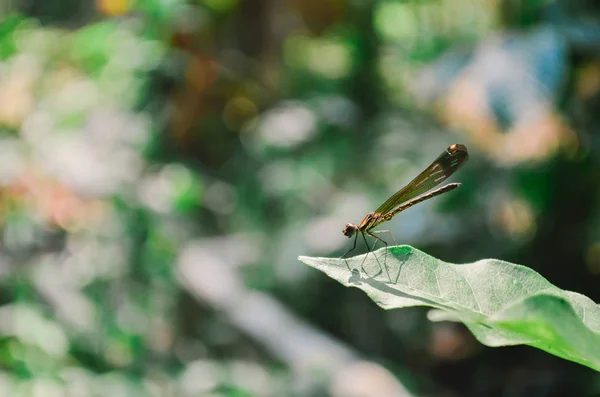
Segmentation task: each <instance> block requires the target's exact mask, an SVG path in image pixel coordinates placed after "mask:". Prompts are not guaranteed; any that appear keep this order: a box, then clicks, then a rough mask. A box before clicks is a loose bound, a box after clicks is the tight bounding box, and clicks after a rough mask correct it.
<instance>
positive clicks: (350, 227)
mask: <svg viewBox="0 0 600 397" xmlns="http://www.w3.org/2000/svg"><path fill="white" fill-rule="evenodd" d="M357 230H358V227H356V225H354V224H352V223H346V227H345V228H344V230H342V233H344V236H348V237H352V236H354V233H356V231H357Z"/></svg>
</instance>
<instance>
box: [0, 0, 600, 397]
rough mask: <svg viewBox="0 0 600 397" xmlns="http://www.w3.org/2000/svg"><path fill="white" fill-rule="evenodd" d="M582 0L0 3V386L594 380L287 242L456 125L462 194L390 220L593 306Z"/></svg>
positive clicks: (404, 168)
mask: <svg viewBox="0 0 600 397" xmlns="http://www.w3.org/2000/svg"><path fill="white" fill-rule="evenodd" d="M599 11H600V10H599V9H598V6H597V5H596V4H595V3H594V2H590V1H584V0H578V1H574V2H573V1H571V2H568V3H567V2H561V1H558V2H545V1H513V0H502V1H484V2H481V1H475V0H460V1H447V0H432V1H425V2H424V1H417V0H415V1H410V0H408V1H392V0H371V1H365V2H352V1H345V0H327V1H322V0H302V1H300V0H298V1H290V2H272V1H266V0H249V1H235V0H210V1H209V0H197V1H183V0H175V1H157V0H152V1H137V2H136V1H129V0H96V1H95V2H76V1H64V2H59V3H52V2H43V1H20V0H12V1H10V2H8V3H4V4H0V18H1V20H0V132H1V133H2V136H1V137H0V183H1V185H2V189H1V190H0V215H1V217H2V234H1V238H2V240H1V247H2V250H1V251H0V274H1V276H2V277H1V278H0V305H1V306H0V336H1V338H0V371H1V372H0V389H1V390H5V391H6V393H5V394H6V395H10V396H45V395H67V396H88V395H89V396H96V395H102V396H104V395H131V396H140V395H148V396H170V395H173V396H192V395H193V396H198V395H211V396H217V395H223V396H240V395H251V396H281V395H324V394H328V395H348V393H345V392H344V391H343V390H344V386H349V385H354V383H352V382H350V381H351V380H352V381H360V380H361V379H364V380H365V381H366V380H367V379H372V378H370V377H369V376H370V375H369V374H372V372H370V371H373V370H375V368H378V369H377V370H380V369H381V366H379V367H377V366H369V365H365V366H358V367H353V368H358V369H356V371H357V372H356V373H352V374H353V376H348V375H347V374H346V376H348V378H343V377H342V378H341V379H347V380H348V382H343V381H341V382H335V381H331V380H330V377H331V371H328V369H331V368H334V367H335V368H338V367H337V366H341V365H342V364H340V363H347V362H351V361H352V360H355V359H356V357H363V358H367V359H370V360H373V361H375V362H377V363H379V364H381V365H383V366H385V367H386V368H387V369H388V370H390V371H391V373H393V375H394V376H393V377H390V378H389V379H388V378H381V377H380V378H377V379H378V382H384V381H383V380H382V379H388V380H389V382H391V383H389V384H395V383H393V382H392V380H390V379H393V380H394V382H397V381H398V380H400V381H401V382H403V383H404V384H406V385H410V388H411V393H414V394H415V395H421V394H427V395H460V396H481V395H486V396H491V395H499V396H500V395H508V394H510V393H512V394H511V395H523V396H537V395H539V396H560V395H565V394H569V395H580V396H585V395H590V396H591V395H595V394H597V393H598V390H599V389H598V386H597V385H598V375H597V374H595V373H594V372H593V371H591V370H588V369H585V368H582V367H580V366H578V365H576V364H572V363H568V362H566V361H563V360H560V359H558V358H555V357H551V356H548V355H546V354H544V353H543V352H538V351H535V350H534V349H527V348H518V347H515V348H507V349H485V350H483V349H479V348H478V347H477V343H476V341H475V340H474V339H473V338H472V337H471V336H470V334H469V333H468V332H467V331H466V330H465V329H463V328H461V327H459V326H456V325H454V324H451V325H448V324H431V323H429V322H427V321H426V317H425V312H424V311H423V310H421V309H406V310H403V311H401V312H399V311H396V312H387V313H382V312H381V311H380V310H379V309H378V308H377V307H376V306H375V305H374V304H372V302H369V301H368V300H367V299H366V298H365V297H364V296H362V295H361V294H360V293H358V292H357V291H351V290H346V289H344V288H342V287H341V286H339V285H337V284H335V283H334V282H332V281H331V280H328V279H326V278H325V277H323V276H321V275H320V274H318V273H317V272H315V271H311V270H310V269H307V268H306V267H305V266H303V265H301V264H299V263H298V262H297V260H296V257H297V256H298V255H300V254H302V255H323V256H333V255H338V254H341V253H342V252H344V251H345V250H346V249H347V244H348V243H349V241H348V240H347V239H345V238H344V236H343V235H342V234H341V230H342V228H343V225H344V224H345V223H346V222H348V221H352V222H357V221H358V220H360V219H361V218H362V216H364V214H366V213H368V212H369V211H371V210H373V209H374V208H376V207H377V206H378V205H379V204H380V203H381V202H382V201H383V200H384V199H385V198H386V197H388V196H389V194H390V193H393V192H394V191H395V190H396V189H398V188H399V187H400V186H402V184H403V183H404V182H406V181H408V180H409V179H410V178H411V177H413V176H414V175H415V174H416V173H417V172H419V170H420V169H422V167H423V166H424V165H426V164H428V162H429V161H430V160H431V158H432V156H434V155H436V154H437V153H439V152H440V150H442V149H443V148H445V147H447V146H448V145H449V144H451V143H454V142H462V143H465V144H466V145H467V146H469V149H470V153H471V160H470V162H469V164H468V165H467V167H465V169H464V170H462V171H461V175H460V176H457V177H456V179H457V180H460V181H461V182H462V183H463V186H462V188H461V189H458V190H456V191H454V192H453V193H452V195H448V196H451V197H446V198H439V199H437V200H436V201H435V202H433V201H432V202H431V203H427V204H423V205H420V206H418V207H415V208H414V209H411V210H410V211H407V212H406V214H402V217H400V218H398V220H394V222H391V223H390V226H389V227H390V228H391V229H392V232H393V233H394V236H395V238H396V240H397V241H399V242H402V243H408V244H411V245H415V246H417V247H419V248H420V249H423V250H425V251H427V252H429V253H431V254H433V255H435V256H436V257H440V258H443V259H444V260H447V261H452V262H459V263H463V262H468V261H474V260H477V259H480V258H487V257H495V258H501V259H504V260H508V261H511V262H516V263H521V264H525V265H528V266H531V267H532V268H534V269H535V270H536V271H538V272H539V273H541V274H542V275H543V276H544V277H546V278H548V280H549V281H551V282H552V283H553V284H555V285H557V286H559V287H560V288H564V289H570V290H575V291H578V292H581V293H583V294H586V295H587V296H590V297H591V298H592V299H594V300H595V301H596V302H598V301H599V300H600V295H599V294H598V289H597V283H598V280H599V277H600V276H599V275H600V235H599V234H598V230H599V229H598V226H599V225H600V205H599V204H598V203H599V196H598V193H599V192H600V182H599V181H600V167H599V164H598V159H599V158H600V156H598V153H599V152H600V140H599V139H598V138H597V131H598V126H599V120H598V116H597V114H598V112H597V107H598V104H600V101H599V100H598V98H599V94H598V92H599V91H600V64H599V63H598V57H597V47H598V46H597V43H598V37H600V33H599V31H598V28H597V26H596V23H597V20H598V16H599V15H600V12H599ZM300 318H302V319H304V320H306V322H307V323H309V324H310V325H308V324H306V323H304V322H302V321H300V320H299V319H300ZM292 324H293V325H292ZM327 335H329V336H327ZM322 356H324V357H326V358H327V359H325V358H324V357H322ZM315 362H318V363H319V365H320V366H319V365H316V366H315V367H316V368H313V366H314V364H315ZM384 383H385V382H384ZM508 384H510V392H509V391H508V390H509V389H508V388H507V387H508V386H507V385H508ZM356 390H358V388H357V389H356ZM370 390H371V391H372V392H373V393H374V394H373V395H384V394H385V392H383V391H382V390H387V389H385V387H384V385H383V384H382V383H375V384H373V385H372V386H370Z"/></svg>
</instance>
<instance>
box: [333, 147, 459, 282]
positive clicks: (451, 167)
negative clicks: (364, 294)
mask: <svg viewBox="0 0 600 397" xmlns="http://www.w3.org/2000/svg"><path fill="white" fill-rule="evenodd" d="M468 158H469V153H468V151H467V147H466V146H465V145H461V144H459V143H455V144H454V145H451V146H450V147H448V149H446V150H445V151H444V152H443V153H442V154H440V155H439V157H438V158H437V159H435V161H434V162H433V163H431V164H430V165H429V167H427V168H425V170H424V171H423V172H421V173H420V174H419V175H417V177H416V178H415V179H413V180H412V181H410V183H409V184H408V185H406V186H405V187H403V188H402V189H400V190H399V191H397V192H396V193H395V194H394V195H393V196H392V197H390V198H389V199H387V201H386V202H385V203H383V204H381V206H379V208H377V210H375V211H374V212H370V213H368V214H367V215H366V216H365V217H364V219H363V220H362V222H360V223H359V224H358V226H357V225H355V224H353V223H347V224H346V227H345V228H344V230H343V231H342V232H343V233H344V235H346V236H348V238H350V237H352V236H355V237H354V245H353V246H352V248H351V249H350V250H349V251H348V252H346V253H345V254H344V255H342V258H344V257H345V256H346V255H348V254H349V253H350V252H352V251H353V250H354V249H355V248H356V240H357V238H358V234H359V233H360V234H361V235H362V236H363V239H364V240H365V243H366V244H367V248H368V243H367V239H366V237H365V235H369V236H371V237H373V238H374V239H375V242H374V243H373V247H371V249H370V251H373V250H374V249H375V245H376V244H377V242H378V241H381V242H382V243H383V244H385V246H386V247H387V242H385V241H384V240H382V239H381V238H379V237H377V236H376V235H375V234H377V233H385V232H387V233H389V234H390V235H391V233H390V231H389V230H379V231H373V230H372V229H373V228H375V227H376V226H378V225H380V224H381V223H383V222H386V221H389V220H390V219H392V218H393V217H394V216H395V215H396V214H397V213H399V212H402V211H404V210H405V209H407V208H410V207H412V206H413V205H415V204H417V203H420V202H421V201H425V200H428V199H430V198H432V197H435V196H439V195H440V194H442V193H446V192H449V191H451V190H454V189H456V188H457V187H459V186H460V183H449V184H447V185H444V186H442V187H439V188H437V189H435V190H432V191H431V192H429V190H431V189H432V188H434V187H435V186H437V185H439V184H440V183H441V182H443V181H444V180H446V179H448V178H449V177H450V176H451V175H452V174H454V173H455V172H456V170H458V169H459V168H460V167H461V166H462V165H463V164H464V163H466V162H467V159H468ZM392 239H393V236H392ZM394 241H395V240H394ZM365 259H366V257H365ZM363 262H364V260H363ZM386 270H387V268H386ZM380 273H381V271H380ZM378 274H379V273H378ZM388 276H389V275H388Z"/></svg>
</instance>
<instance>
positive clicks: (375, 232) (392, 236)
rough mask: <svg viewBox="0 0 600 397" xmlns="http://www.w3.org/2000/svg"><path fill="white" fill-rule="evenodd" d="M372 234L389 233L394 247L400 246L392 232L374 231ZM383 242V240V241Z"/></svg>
mask: <svg viewBox="0 0 600 397" xmlns="http://www.w3.org/2000/svg"><path fill="white" fill-rule="evenodd" d="M371 233H373V234H379V233H387V234H389V235H390V237H391V238H392V240H393V241H394V245H398V243H397V242H396V239H395V238H394V235H393V234H392V232H390V231H389V230H374V231H372V232H371ZM382 241H383V240H382Z"/></svg>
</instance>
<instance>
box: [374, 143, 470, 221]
mask: <svg viewBox="0 0 600 397" xmlns="http://www.w3.org/2000/svg"><path fill="white" fill-rule="evenodd" d="M468 158H469V153H468V151H467V147H466V146H465V145H461V144H459V143H455V144H454V145H451V146H450V147H448V149H446V150H444V152H443V153H442V154H440V155H439V157H438V158H437V159H435V161H434V162H433V163H431V164H430V165H429V167H427V168H425V170H424V171H423V172H421V173H420V174H419V175H417V177H416V178H415V179H413V180H412V181H410V183H409V184H408V185H406V186H405V187H403V188H402V189H400V190H398V191H397V192H396V193H395V194H394V195H393V196H392V197H390V198H389V199H387V201H386V202H385V203H383V204H381V206H380V207H379V208H377V210H376V211H375V212H377V213H379V214H385V213H388V212H390V211H391V210H392V209H394V208H395V207H396V206H398V205H400V204H402V203H404V202H406V201H408V200H410V199H412V198H414V197H417V196H418V195H420V194H422V193H425V192H426V191H428V190H430V189H432V188H433V187H435V186H437V185H439V184H440V183H442V182H443V181H444V180H446V179H448V178H449V177H450V176H451V175H452V174H454V173H455V172H456V170H458V169H459V168H460V167H461V166H462V165H463V164H464V163H466V162H467V159H468Z"/></svg>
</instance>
